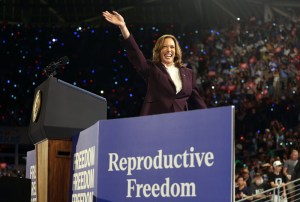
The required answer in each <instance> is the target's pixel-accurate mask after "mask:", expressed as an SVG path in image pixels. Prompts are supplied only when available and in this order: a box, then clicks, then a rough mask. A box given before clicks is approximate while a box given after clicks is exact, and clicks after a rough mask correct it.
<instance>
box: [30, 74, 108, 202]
mask: <svg viewBox="0 0 300 202" xmlns="http://www.w3.org/2000/svg"><path fill="white" fill-rule="evenodd" d="M106 116H107V102H106V99H105V98H103V97H101V96H98V95H96V94H93V93H91V92H88V91H86V90H84V89H81V88H78V87H76V86H74V85H71V84H69V83H67V82H64V81H62V80H59V79H57V78H55V77H49V78H48V79H47V80H46V81H44V82H43V83H42V84H41V85H39V86H38V87H37V88H36V90H35V96H34V102H33V107H32V116H31V120H30V126H29V136H30V138H31V140H32V142H33V143H34V144H35V147H36V166H37V173H36V175H37V201H38V202H52V201H58V202H60V201H68V195H69V187H70V186H69V183H70V182H69V181H70V169H71V168H70V166H71V152H72V151H71V150H72V142H71V137H72V136H73V135H74V134H77V133H79V132H80V131H81V130H83V129H85V128H88V127H89V126H91V125H92V124H94V123H95V122H96V121H98V120H103V119H106Z"/></svg>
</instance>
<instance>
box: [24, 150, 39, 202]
mask: <svg viewBox="0 0 300 202" xmlns="http://www.w3.org/2000/svg"><path fill="white" fill-rule="evenodd" d="M26 178H28V179H31V200H30V201H31V202H35V201H37V178H36V152H35V150H32V151H29V152H27V157H26Z"/></svg>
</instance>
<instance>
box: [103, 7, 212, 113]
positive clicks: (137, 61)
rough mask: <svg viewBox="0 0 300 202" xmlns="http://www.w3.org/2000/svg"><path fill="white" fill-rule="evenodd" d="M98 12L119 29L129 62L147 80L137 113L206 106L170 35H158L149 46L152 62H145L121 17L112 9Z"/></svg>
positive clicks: (167, 111)
mask: <svg viewBox="0 0 300 202" xmlns="http://www.w3.org/2000/svg"><path fill="white" fill-rule="evenodd" d="M102 14H103V16H104V17H105V19H106V20H107V21H108V22H110V23H112V24H114V25H117V26H118V27H119V28H120V30H121V33H122V35H123V38H124V45H125V47H126V50H127V54H128V58H129V61H130V62H131V63H132V65H133V67H134V68H135V69H136V70H137V72H138V73H139V74H140V75H141V76H142V77H143V78H144V80H145V81H146V83H147V93H146V96H145V100H144V104H143V107H142V111H141V115H152V114H161V113H170V112H178V111H186V110H188V109H202V108H206V104H205V102H204V100H203V98H202V97H201V96H200V94H199V90H198V88H197V86H196V82H195V77H194V75H193V72H192V70H191V69H188V68H186V67H184V65H183V64H182V61H181V58H182V53H181V49H180V47H179V44H178V41H177V40H176V38H175V37H174V36H172V35H163V36H161V37H160V38H159V39H158V40H157V42H156V44H155V46H154V48H153V58H152V61H147V60H146V59H145V57H144V55H143V53H142V52H141V50H140V49H139V47H138V45H137V43H136V42H135V40H134V38H133V36H132V34H130V32H129V31H128V29H127V27H126V23H125V21H124V18H123V17H122V16H121V15H120V14H119V13H117V12H115V11H113V13H110V12H108V11H105V12H103V13H102Z"/></svg>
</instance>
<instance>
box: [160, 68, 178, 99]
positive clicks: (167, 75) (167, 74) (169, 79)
mask: <svg viewBox="0 0 300 202" xmlns="http://www.w3.org/2000/svg"><path fill="white" fill-rule="evenodd" d="M158 67H159V69H161V71H162V72H164V73H165V74H166V77H167V78H168V81H169V82H170V83H171V85H172V86H173V88H174V91H175V93H176V87H175V84H174V82H173V80H172V79H171V76H170V74H169V72H168V71H167V70H166V67H165V66H164V65H163V64H161V63H160V64H158Z"/></svg>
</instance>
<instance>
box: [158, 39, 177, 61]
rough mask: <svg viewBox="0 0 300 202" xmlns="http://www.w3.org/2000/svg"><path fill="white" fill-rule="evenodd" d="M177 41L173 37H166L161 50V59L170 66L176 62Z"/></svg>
mask: <svg viewBox="0 0 300 202" xmlns="http://www.w3.org/2000/svg"><path fill="white" fill-rule="evenodd" d="M174 57H175V42H174V40H173V39H172V38H166V39H165V40H164V42H163V46H162V49H161V51H160V60H161V62H162V63H163V64H165V65H167V66H169V65H172V64H173V63H174Z"/></svg>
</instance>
